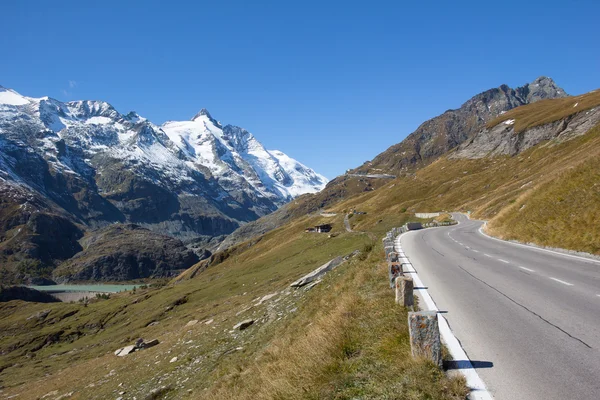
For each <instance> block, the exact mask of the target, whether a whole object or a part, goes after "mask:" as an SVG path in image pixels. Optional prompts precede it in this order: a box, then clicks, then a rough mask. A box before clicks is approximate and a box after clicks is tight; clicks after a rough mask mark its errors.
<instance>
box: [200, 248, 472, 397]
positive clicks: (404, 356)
mask: <svg viewBox="0 0 600 400" xmlns="http://www.w3.org/2000/svg"><path fill="white" fill-rule="evenodd" d="M381 258H382V251H381V245H379V246H378V247H377V251H373V252H372V253H371V255H370V256H369V258H368V259H367V260H365V261H363V262H354V263H353V264H352V265H351V266H348V267H346V269H345V271H344V272H340V273H338V274H337V276H336V277H329V278H328V279H326V280H325V281H324V283H323V284H322V285H323V286H321V285H320V286H321V287H319V286H318V287H317V288H316V289H313V290H314V291H315V293H314V297H312V298H311V300H312V301H308V302H306V303H305V304H304V306H303V307H302V310H301V311H300V312H301V315H300V317H299V318H297V319H295V320H294V321H292V322H291V323H290V324H289V326H287V327H286V328H285V329H284V330H282V331H281V332H280V333H279V334H278V335H276V339H275V340H273V341H272V342H271V343H270V344H269V345H268V346H267V347H266V349H265V351H264V352H263V353H262V354H261V355H260V356H259V357H258V358H257V359H256V360H254V361H252V362H249V363H248V365H247V366H246V367H244V368H240V369H239V370H235V371H229V373H228V374H226V375H225V376H224V377H223V379H222V380H221V381H220V382H219V383H218V385H216V386H214V387H213V388H211V389H210V391H209V393H208V396H207V398H208V399H211V400H217V399H229V398H235V399H248V400H250V399H253V400H254V399H258V400H271V399H282V400H283V399H286V400H288V399H289V400H295V399H297V400H299V399H351V398H369V399H371V398H389V399H422V398H428V399H464V398H465V396H466V394H467V389H466V388H465V384H464V380H463V379H462V378H458V377H454V378H448V377H446V376H445V375H444V373H443V372H441V371H440V370H439V369H437V368H436V367H435V366H434V365H432V364H431V363H429V362H425V361H414V360H412V358H411V356H410V344H409V338H408V332H407V329H408V328H407V313H406V310H405V309H403V308H402V307H399V306H397V305H396V304H394V297H393V294H392V292H391V290H390V289H389V286H388V285H387V280H386V276H387V270H386V268H387V266H386V264H385V263H381V262H380V261H379V260H380V259H381Z"/></svg>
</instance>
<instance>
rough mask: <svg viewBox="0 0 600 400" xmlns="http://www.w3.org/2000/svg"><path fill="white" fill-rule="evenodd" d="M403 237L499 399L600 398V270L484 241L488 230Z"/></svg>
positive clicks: (470, 227) (599, 264)
mask: <svg viewBox="0 0 600 400" xmlns="http://www.w3.org/2000/svg"><path fill="white" fill-rule="evenodd" d="M454 217H455V218H456V219H457V220H458V221H459V222H460V224H459V225H455V226H451V227H442V228H435V229H424V230H419V231H411V232H408V233H407V234H405V235H403V236H402V238H401V243H402V248H403V249H404V251H405V253H406V254H407V255H408V257H409V258H410V261H411V262H412V264H413V266H414V268H415V270H416V271H417V273H418V274H419V276H420V278H421V280H422V281H423V284H424V285H425V286H427V288H428V291H429V294H430V295H431V296H432V298H433V300H434V301H435V303H436V305H437V307H438V308H439V309H440V310H444V311H447V314H445V317H446V319H447V320H448V322H449V324H450V327H451V328H452V330H453V332H454V334H455V335H456V337H457V338H458V339H459V340H460V341H461V343H462V346H463V348H464V350H465V351H466V353H467V354H468V356H469V358H470V359H471V360H472V361H473V365H474V367H475V368H476V369H477V372H478V373H479V375H480V376H481V378H482V379H483V381H484V382H485V383H486V385H487V386H488V389H489V391H490V392H491V394H492V395H493V396H494V398H495V399H501V400H503V399H506V400H511V399H527V400H529V399H532V400H537V399H543V400H551V399H600V261H597V260H591V259H586V258H583V257H576V256H569V255H564V254H561V253H556V252H549V251H545V250H542V249H536V248H532V247H529V246H522V245H518V244H514V243H508V242H504V241H501V240H497V239H494V238H490V237H487V236H485V235H483V234H482V233H481V232H480V231H479V228H480V227H481V226H482V224H483V223H482V222H481V221H473V220H469V219H467V218H466V217H465V216H464V215H462V214H455V215H454Z"/></svg>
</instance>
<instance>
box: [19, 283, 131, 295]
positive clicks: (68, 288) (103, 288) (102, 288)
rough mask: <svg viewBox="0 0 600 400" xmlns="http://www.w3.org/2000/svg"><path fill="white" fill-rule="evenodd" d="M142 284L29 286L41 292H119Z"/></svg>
mask: <svg viewBox="0 0 600 400" xmlns="http://www.w3.org/2000/svg"><path fill="white" fill-rule="evenodd" d="M139 286H141V285H48V286H28V287H30V288H32V289H35V290H39V291H41V292H106V293H117V292H122V291H125V290H132V289H133V288H135V287H139Z"/></svg>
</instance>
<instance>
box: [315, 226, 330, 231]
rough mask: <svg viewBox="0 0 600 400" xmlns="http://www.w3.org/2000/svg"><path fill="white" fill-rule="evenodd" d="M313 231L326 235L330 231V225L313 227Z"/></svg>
mask: <svg viewBox="0 0 600 400" xmlns="http://www.w3.org/2000/svg"><path fill="white" fill-rule="evenodd" d="M315 230H316V231H317V232H319V233H326V232H329V231H331V224H323V225H317V226H315Z"/></svg>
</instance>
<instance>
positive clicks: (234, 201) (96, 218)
mask: <svg viewBox="0 0 600 400" xmlns="http://www.w3.org/2000/svg"><path fill="white" fill-rule="evenodd" d="M326 183H327V179H326V178H325V177H323V176H322V175H319V174H317V173H316V172H315V171H313V170H312V169H310V168H308V167H306V166H304V165H302V164H301V163H299V162H298V161H296V160H294V159H292V158H290V157H289V156H287V155H286V154H284V153H282V152H280V151H276V150H266V149H265V147H263V145H262V144H261V143H260V142H259V141H258V140H257V139H256V138H255V137H254V136H253V135H252V134H251V133H250V132H248V131H247V130H245V129H243V128H240V127H237V126H233V125H222V124H221V123H220V122H218V121H217V120H215V119H214V118H213V117H212V116H211V115H210V113H209V112H208V111H207V110H206V109H202V110H201V111H200V112H199V113H198V114H197V115H196V116H194V117H193V118H192V119H191V120H189V121H169V122H166V123H165V124H163V125H161V126H158V125H155V124H153V123H152V122H150V121H148V120H147V119H145V118H143V117H141V116H139V115H137V114H136V113H135V112H130V113H128V114H121V113H119V112H118V111H117V110H115V109H114V108H113V107H112V106H111V105H110V104H108V103H106V102H102V101H74V102H65V103H63V102H60V101H58V100H55V99H52V98H48V97H42V98H31V97H25V96H22V95H20V94H19V93H17V92H15V91H13V90H11V89H6V88H4V87H1V86H0V264H1V267H0V280H1V281H2V282H3V283H4V284H6V283H19V282H33V283H44V282H47V283H49V281H59V282H65V281H73V280H103V281H114V280H132V279H137V278H145V277H161V276H171V275H173V274H176V273H178V272H179V271H181V270H184V269H186V268H188V267H190V266H191V265H193V264H194V263H196V262H197V261H198V260H200V259H201V258H203V257H205V256H206V255H208V254H209V252H208V251H207V250H206V248H207V247H209V245H211V244H215V243H217V242H218V241H219V239H221V238H222V237H224V235H227V234H229V233H231V232H232V231H234V230H235V229H237V228H238V227H240V226H241V225H244V224H245V223H247V222H250V221H253V220H256V219H258V218H259V217H261V216H264V215H266V214H269V213H271V212H272V211H274V210H276V209H277V208H278V207H280V206H281V205H283V204H285V203H287V202H289V201H290V200H292V199H293V198H295V197H297V196H299V195H301V194H304V193H313V192H318V191H319V190H321V189H322V188H323V187H324V186H325V184H326Z"/></svg>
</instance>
